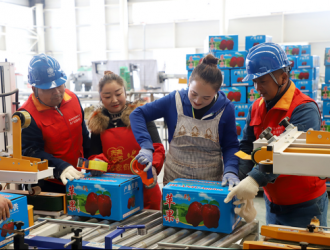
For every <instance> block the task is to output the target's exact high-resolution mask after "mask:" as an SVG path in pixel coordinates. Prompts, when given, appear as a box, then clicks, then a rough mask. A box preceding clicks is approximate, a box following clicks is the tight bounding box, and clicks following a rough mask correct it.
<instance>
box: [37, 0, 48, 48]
mask: <svg viewBox="0 0 330 250" xmlns="http://www.w3.org/2000/svg"><path fill="white" fill-rule="evenodd" d="M36 25H37V37H38V54H40V53H45V52H46V49H45V30H44V26H45V22H44V5H43V4H42V3H37V4H36Z"/></svg>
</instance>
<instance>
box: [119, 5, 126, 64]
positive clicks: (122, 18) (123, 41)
mask: <svg viewBox="0 0 330 250" xmlns="http://www.w3.org/2000/svg"><path fill="white" fill-rule="evenodd" d="M119 20H120V21H119V22H120V33H121V39H120V40H121V52H122V59H123V60H128V9H127V0H119Z"/></svg>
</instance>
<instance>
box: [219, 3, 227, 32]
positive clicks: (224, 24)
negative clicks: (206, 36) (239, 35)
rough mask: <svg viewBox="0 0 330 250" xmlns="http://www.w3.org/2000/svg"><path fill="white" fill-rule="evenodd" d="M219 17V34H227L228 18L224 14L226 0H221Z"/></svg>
mask: <svg viewBox="0 0 330 250" xmlns="http://www.w3.org/2000/svg"><path fill="white" fill-rule="evenodd" d="M221 2H222V3H221V19H220V20H219V22H220V23H219V32H220V33H219V34H220V35H227V34H228V20H227V16H226V0H221Z"/></svg>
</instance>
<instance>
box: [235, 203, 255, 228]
mask: <svg viewBox="0 0 330 250" xmlns="http://www.w3.org/2000/svg"><path fill="white" fill-rule="evenodd" d="M233 204H234V205H241V207H235V209H234V211H235V214H237V215H238V216H240V217H242V218H244V220H245V221H246V222H247V223H249V222H251V221H253V220H254V219H255V218H256V216H257V210H256V209H255V208H254V204H253V200H252V199H249V200H237V201H234V202H233Z"/></svg>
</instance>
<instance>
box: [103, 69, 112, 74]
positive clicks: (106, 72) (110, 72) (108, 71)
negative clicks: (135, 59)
mask: <svg viewBox="0 0 330 250" xmlns="http://www.w3.org/2000/svg"><path fill="white" fill-rule="evenodd" d="M111 74H113V72H112V71H110V70H106V71H104V75H111Z"/></svg>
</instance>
